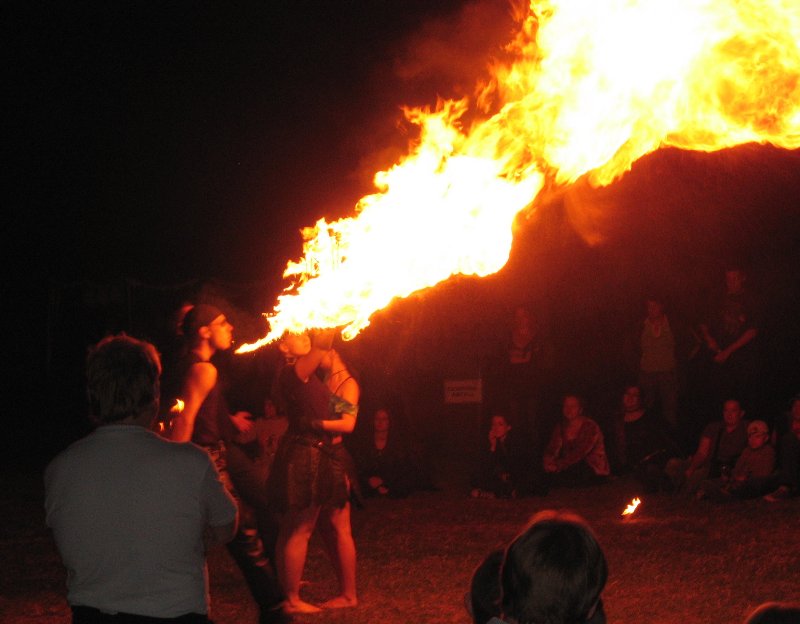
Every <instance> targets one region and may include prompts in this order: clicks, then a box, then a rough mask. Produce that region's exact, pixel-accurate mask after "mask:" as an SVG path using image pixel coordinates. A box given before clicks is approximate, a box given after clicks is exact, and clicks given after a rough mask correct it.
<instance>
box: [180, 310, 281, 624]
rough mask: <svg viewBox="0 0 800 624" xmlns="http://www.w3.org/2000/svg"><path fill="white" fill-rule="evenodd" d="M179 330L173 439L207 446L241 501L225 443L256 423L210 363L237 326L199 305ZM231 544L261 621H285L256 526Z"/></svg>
mask: <svg viewBox="0 0 800 624" xmlns="http://www.w3.org/2000/svg"><path fill="white" fill-rule="evenodd" d="M181 329H182V333H183V336H184V339H185V340H186V347H187V349H186V355H185V357H184V359H183V361H182V362H181V364H180V366H179V370H180V378H181V379H182V380H183V381H182V384H181V399H182V400H183V402H184V405H183V410H182V411H181V412H180V413H179V414H177V415H176V417H175V418H174V420H173V422H172V427H171V431H170V437H171V438H172V439H173V440H175V441H178V442H187V441H192V442H194V443H195V444H197V445H198V446H201V447H203V448H204V449H205V450H206V451H207V452H208V454H209V455H210V456H211V458H212V459H213V460H214V462H215V464H216V466H217V469H218V470H219V473H220V475H221V477H222V480H223V482H224V483H225V485H226V487H227V488H228V490H229V491H230V493H231V494H232V495H233V496H234V498H236V499H237V501H238V500H240V497H239V495H238V493H237V491H236V488H235V486H234V484H233V482H232V480H231V478H230V475H229V474H228V471H227V451H226V444H229V443H230V442H231V440H232V439H233V438H234V437H235V436H236V435H237V434H238V433H247V432H248V431H249V430H250V429H251V428H252V427H253V422H252V420H250V415H249V414H248V413H247V412H237V413H235V414H231V413H230V410H229V409H228V405H227V401H226V400H225V395H224V393H223V387H222V386H223V384H222V383H221V382H220V380H219V371H218V370H217V367H216V366H215V365H214V364H213V363H212V361H211V358H212V357H213V356H214V354H215V353H217V352H218V351H225V350H227V349H229V348H230V346H231V344H233V325H231V323H230V322H228V319H227V317H226V316H225V314H224V313H223V312H222V311H221V310H220V309H219V308H217V307H216V306H213V305H209V304H205V303H199V304H197V305H195V306H193V307H192V308H191V309H189V311H188V312H186V315H185V316H184V318H183V322H182V323H181ZM242 517H243V516H242ZM227 547H228V551H229V552H230V554H231V556H232V557H233V559H234V561H235V562H236V564H237V566H238V567H239V569H240V570H241V572H242V576H243V577H244V579H245V581H246V583H247V585H248V587H249V589H250V593H251V594H252V596H253V599H254V600H255V601H256V603H257V605H258V607H259V611H260V615H259V622H261V623H262V624H266V623H268V622H284V621H287V620H288V619H289V618H288V616H287V615H286V614H284V612H283V610H282V609H281V606H282V603H283V599H284V598H283V592H282V591H281V588H280V584H279V583H278V580H277V577H276V576H275V573H274V571H273V569H272V567H271V565H270V562H269V561H268V560H267V558H266V555H265V550H264V545H263V543H262V541H261V539H260V538H259V535H258V532H257V531H256V530H255V529H254V527H251V526H246V523H245V522H241V523H240V526H239V530H238V531H237V533H236V536H235V537H234V539H233V540H232V541H231V542H229V543H228V545H227Z"/></svg>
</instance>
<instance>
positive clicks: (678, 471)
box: [664, 399, 749, 494]
mask: <svg viewBox="0 0 800 624" xmlns="http://www.w3.org/2000/svg"><path fill="white" fill-rule="evenodd" d="M748 424H749V423H748V422H747V421H746V420H744V410H743V409H742V406H741V404H740V403H739V401H737V400H736V399H729V400H727V401H725V403H724V404H723V408H722V420H718V421H716V422H712V423H709V424H708V425H707V426H706V428H705V429H704V430H703V433H702V435H701V436H700V442H699V444H698V445H697V450H696V451H695V453H694V455H692V456H691V457H689V458H688V459H681V458H677V457H673V458H672V459H670V460H669V461H668V462H667V465H666V467H665V468H664V471H665V472H666V474H667V476H668V477H669V479H670V480H671V482H672V485H673V487H674V488H675V489H676V490H678V491H680V492H682V493H684V494H694V493H695V492H696V491H697V488H698V486H699V485H700V483H701V482H702V481H703V480H705V479H709V478H710V479H715V478H717V477H721V476H723V475H730V472H731V471H732V470H733V466H734V465H735V464H736V460H737V459H739V455H741V453H742V451H743V450H744V449H745V447H746V446H747V426H748Z"/></svg>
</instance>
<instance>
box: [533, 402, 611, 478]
mask: <svg viewBox="0 0 800 624" xmlns="http://www.w3.org/2000/svg"><path fill="white" fill-rule="evenodd" d="M562 415H563V418H562V419H561V422H559V423H558V424H557V425H556V426H555V428H554V429H553V433H552V435H551V436H550V442H549V443H548V444H547V448H546V449H545V451H544V458H543V460H542V466H543V468H544V471H545V473H546V475H545V477H546V481H547V483H548V485H562V486H568V487H574V486H581V485H594V484H596V483H600V482H602V481H604V480H606V479H607V477H608V475H609V474H610V473H611V469H610V467H609V464H608V457H607V456H606V450H605V442H604V440H603V432H602V431H601V430H600V426H599V425H598V424H597V423H596V422H595V421H594V420H592V419H591V418H589V417H588V416H586V415H585V414H584V407H583V401H582V400H581V398H580V397H579V396H577V395H575V394H568V395H566V396H565V397H564V401H563V404H562Z"/></svg>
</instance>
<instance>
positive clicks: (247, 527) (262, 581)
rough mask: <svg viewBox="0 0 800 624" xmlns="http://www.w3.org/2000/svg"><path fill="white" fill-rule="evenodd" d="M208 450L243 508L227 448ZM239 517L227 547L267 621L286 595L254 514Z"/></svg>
mask: <svg viewBox="0 0 800 624" xmlns="http://www.w3.org/2000/svg"><path fill="white" fill-rule="evenodd" d="M206 450H207V451H208V453H209V454H210V455H211V458H212V459H213V460H214V463H215V464H216V466H217V470H218V471H219V474H220V478H221V479H222V482H223V483H224V484H225V487H226V488H228V491H229V492H230V493H231V495H232V496H233V497H234V498H235V499H236V502H237V504H238V505H239V506H240V508H241V506H242V500H241V498H240V496H239V494H238V492H237V490H236V487H235V486H234V484H233V481H232V480H231V477H230V475H229V474H228V468H227V462H226V454H225V449H224V447H222V448H213V449H206ZM239 517H240V522H239V528H238V530H237V531H236V535H235V536H234V538H233V539H232V540H231V541H230V542H228V544H227V545H226V546H227V549H228V552H229V553H230V555H231V557H232V558H233V560H234V561H235V562H236V565H237V566H238V567H239V570H241V572H242V576H243V577H244V580H245V583H247V587H248V588H249V589H250V594H251V595H252V596H253V599H254V600H255V602H256V604H257V605H258V607H259V610H260V612H261V618H262V619H264V618H265V617H266V616H268V615H270V614H272V612H274V611H275V610H276V609H278V608H279V607H280V605H281V603H282V602H283V600H284V594H283V590H282V589H281V586H280V583H279V582H278V577H277V575H276V574H275V570H274V568H273V567H272V562H271V561H270V560H269V559H268V558H267V556H266V553H265V551H264V545H263V543H262V541H261V538H260V537H259V532H258V527H257V526H256V523H255V522H253V521H252V520H253V516H252V514H247V513H240V514H239Z"/></svg>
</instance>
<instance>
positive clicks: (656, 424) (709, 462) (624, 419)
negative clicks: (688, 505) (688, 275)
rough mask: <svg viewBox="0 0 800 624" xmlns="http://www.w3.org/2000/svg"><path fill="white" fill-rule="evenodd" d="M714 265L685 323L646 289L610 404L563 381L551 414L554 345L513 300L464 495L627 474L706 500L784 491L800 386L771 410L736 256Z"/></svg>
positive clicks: (532, 490)
mask: <svg viewBox="0 0 800 624" xmlns="http://www.w3.org/2000/svg"><path fill="white" fill-rule="evenodd" d="M724 275H725V279H724V289H723V292H722V294H721V295H720V296H718V297H715V298H714V299H713V300H712V302H711V304H710V305H709V306H708V310H707V312H706V313H705V315H703V317H702V318H701V319H700V321H699V322H697V323H696V325H695V327H694V329H693V330H688V329H686V327H687V324H685V323H680V322H678V321H676V320H674V319H673V318H671V317H670V316H669V315H668V314H667V309H666V306H665V303H664V301H663V299H662V298H661V297H658V296H654V295H653V296H648V297H646V298H645V301H643V315H642V316H643V318H642V320H641V322H640V323H639V325H638V327H635V328H632V330H631V331H630V332H628V334H629V335H630V338H629V339H624V338H623V340H624V341H625V343H626V344H625V348H624V350H625V351H626V352H628V353H631V354H632V357H631V358H630V359H631V360H632V361H633V362H635V364H634V365H632V366H630V367H629V370H628V372H627V375H628V377H629V379H630V381H629V382H628V383H626V384H624V386H623V387H622V388H619V389H614V388H609V389H607V390H608V391H609V392H612V393H613V392H617V393H618V394H617V396H618V399H617V401H616V406H615V407H611V408H609V407H608V406H607V405H606V406H602V405H600V406H598V405H595V406H594V410H592V409H590V408H589V407H588V406H587V397H586V395H585V394H584V393H581V392H578V391H575V390H574V389H570V390H568V391H567V392H564V393H562V394H561V395H560V397H559V403H560V415H559V417H557V418H552V417H550V415H549V414H548V413H547V407H546V406H547V405H548V401H547V400H546V399H547V394H548V391H549V387H550V386H553V385H555V384H554V383H553V375H552V374H551V370H552V351H553V349H552V347H548V340H547V338H546V335H545V332H544V330H543V328H542V326H541V322H539V321H538V320H537V319H536V315H534V314H533V313H532V312H531V311H530V310H527V309H526V308H525V307H523V306H520V307H518V308H517V309H515V311H514V313H513V317H512V319H511V326H510V329H509V332H508V339H507V342H506V343H505V345H504V347H503V349H502V352H501V353H500V355H499V356H498V357H496V358H495V360H494V364H493V367H492V370H491V372H490V374H489V375H488V377H489V384H488V385H489V388H488V393H487V394H488V400H487V404H488V409H489V412H488V418H487V425H488V436H487V437H488V441H485V442H484V446H483V448H482V449H480V450H479V451H477V452H476V456H475V468H474V470H473V476H472V483H471V494H472V496H475V497H482V498H489V497H514V496H525V495H531V494H533V495H542V494H546V493H547V492H548V491H549V489H550V488H551V487H560V486H577V485H584V486H590V485H594V484H597V483H601V482H603V481H604V480H607V479H608V478H609V477H612V478H613V477H614V476H619V475H623V474H627V473H632V474H633V475H634V476H635V477H636V478H637V479H638V480H639V481H640V482H641V484H642V486H643V488H644V490H645V491H647V492H655V491H660V490H661V491H670V492H677V493H680V494H687V495H693V496H696V497H697V498H705V499H709V500H714V501H724V500H729V499H731V498H740V499H741V498H755V497H759V496H763V497H765V498H766V500H768V501H775V500H779V499H784V498H787V497H791V496H793V495H795V494H796V493H797V476H796V475H797V466H798V455H797V449H796V442H797V439H798V438H797V435H796V433H793V431H794V427H795V426H794V425H793V424H792V423H793V422H795V416H794V414H795V413H796V412H800V397H798V399H796V400H795V399H793V400H792V402H791V405H790V406H789V409H788V413H773V412H771V411H770V409H771V406H769V405H768V402H767V401H765V400H764V397H763V393H762V392H761V386H762V385H763V384H762V383H761V382H762V378H761V377H759V376H758V371H759V370H760V367H761V366H762V364H763V358H762V346H761V342H762V338H761V334H760V325H761V322H760V317H759V314H758V312H757V311H756V310H757V307H756V305H755V300H754V296H753V294H752V293H751V291H750V290H749V289H748V288H746V283H747V279H746V277H747V276H746V273H745V271H744V270H742V269H741V268H740V267H738V266H729V267H728V269H727V270H726V271H725V273H724ZM551 403H552V401H551ZM720 413H721V416H722V417H721V418H720ZM746 413H747V416H748V417H747V418H746V417H745V414H746ZM750 414H752V415H753V416H752V417H753V420H750V418H749V417H750Z"/></svg>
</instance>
